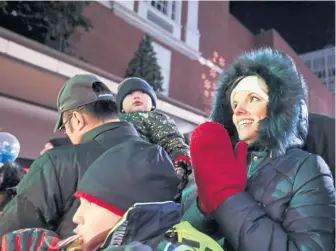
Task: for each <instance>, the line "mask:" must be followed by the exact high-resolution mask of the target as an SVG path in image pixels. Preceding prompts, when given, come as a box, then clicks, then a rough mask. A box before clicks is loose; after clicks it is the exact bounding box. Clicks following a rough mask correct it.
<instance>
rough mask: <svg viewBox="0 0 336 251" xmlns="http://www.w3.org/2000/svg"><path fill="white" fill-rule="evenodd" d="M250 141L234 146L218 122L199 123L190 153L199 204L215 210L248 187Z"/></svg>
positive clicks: (204, 207) (209, 209) (206, 208)
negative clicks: (247, 163) (234, 147)
mask: <svg viewBox="0 0 336 251" xmlns="http://www.w3.org/2000/svg"><path fill="white" fill-rule="evenodd" d="M246 153H247V144H246V143H245V142H239V143H238V144H237V146H236V151H234V150H233V149H232V143H231V140H230V137H229V135H228V133H227V131H226V130H225V128H224V127H223V126H222V125H221V124H219V123H215V122H205V123H203V124H201V125H199V126H198V127H197V128H196V129H195V130H194V131H193V133H192V135H191V141H190V154H191V161H192V167H193V169H194V175H195V182H196V185H197V189H198V197H199V201H200V203H199V206H200V208H201V210H202V211H203V212H204V213H211V212H213V211H214V210H215V209H216V208H217V207H218V206H219V204H220V203H222V202H223V201H224V200H226V199H227V198H228V197H230V196H232V195H234V194H237V193H240V192H242V191H244V190H245V187H246V181H247V174H246Z"/></svg>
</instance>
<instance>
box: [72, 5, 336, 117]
mask: <svg viewBox="0 0 336 251" xmlns="http://www.w3.org/2000/svg"><path fill="white" fill-rule="evenodd" d="M187 10H188V5H187V2H183V8H182V17H181V23H182V25H183V26H184V25H185V23H186V15H187ZM85 15H86V16H87V17H88V18H90V19H91V22H92V25H93V28H92V29H91V30H90V32H88V33H87V32H79V33H78V34H76V35H74V36H73V44H74V47H73V51H74V53H75V55H76V56H77V57H81V58H83V59H84V60H85V61H87V62H88V63H90V64H92V65H94V66H96V67H99V68H101V69H103V70H106V71H108V72H111V73H113V74H115V75H118V76H123V74H124V72H125V70H126V67H127V64H128V62H129V60H130V59H131V58H132V56H133V54H134V51H135V50H136V49H137V48H138V45H139V42H140V40H141V38H142V36H143V32H142V31H141V30H139V29H137V28H134V27H133V26H131V25H129V24H128V23H126V22H125V21H123V20H122V19H121V18H119V17H117V16H115V15H114V14H113V12H112V11H111V10H109V9H107V8H105V7H104V6H102V5H101V4H99V3H95V2H92V3H91V5H90V6H89V7H88V8H87V9H86V10H85ZM198 20H199V24H198V26H199V30H200V34H201V38H200V51H201V52H202V56H203V57H204V58H206V59H209V60H212V61H213V62H214V63H216V64H217V65H219V66H221V67H224V68H225V66H226V65H227V64H230V63H231V62H232V61H233V59H234V58H235V57H237V56H238V55H239V54H241V53H243V52H244V51H246V50H249V49H252V48H254V47H258V46H260V45H268V46H271V47H275V48H278V49H280V50H283V51H284V52H286V53H289V54H290V55H291V56H292V57H293V58H294V60H295V62H296V63H297V65H298V68H299V70H300V71H301V72H302V74H303V75H304V77H305V78H306V80H307V82H308V85H309V89H310V92H309V106H310V110H311V111H314V112H321V113H325V114H329V115H334V112H335V109H334V108H335V103H334V97H333V96H332V95H331V94H330V93H329V92H328V90H327V89H326V88H325V86H323V85H322V84H321V82H320V81H319V80H318V79H317V78H316V77H315V76H314V75H313V74H312V72H311V71H310V70H309V69H308V68H307V67H305V66H304V64H303V62H302V61H301V60H300V58H299V57H298V56H297V55H296V54H295V52H294V51H293V50H292V49H291V48H290V47H289V46H288V44H287V43H286V42H285V41H284V40H283V39H282V38H281V37H280V36H279V35H278V34H277V33H274V32H273V33H272V32H271V33H263V34H261V35H259V36H257V37H254V36H253V35H252V34H251V33H250V32H249V31H248V30H247V29H246V28H245V27H244V26H243V25H242V24H241V23H240V22H239V21H237V20H236V19H235V18H234V17H233V16H231V15H230V14H229V2H227V1H199V17H198ZM181 29H182V30H181V31H182V34H183V35H182V39H183V40H184V37H185V36H184V32H185V29H184V27H182V28H181ZM160 44H161V45H162V46H164V47H166V48H168V49H170V50H171V51H172V58H171V76H170V88H169V97H170V98H173V99H176V100H178V101H181V102H183V103H185V104H188V105H190V106H193V107H195V108H198V109H201V110H204V111H207V112H208V111H209V110H210V108H211V101H212V96H211V93H213V90H214V88H215V84H216V81H215V80H216V78H217V76H218V75H217V74H216V73H215V72H213V71H211V70H210V69H209V68H208V67H205V66H202V65H201V64H200V63H199V62H198V61H196V60H191V59H189V58H188V57H186V56H184V55H183V54H181V53H179V52H177V51H175V50H174V49H172V48H170V47H169V46H167V45H165V44H162V43H160Z"/></svg>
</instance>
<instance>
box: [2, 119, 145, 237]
mask: <svg viewBox="0 0 336 251" xmlns="http://www.w3.org/2000/svg"><path fill="white" fill-rule="evenodd" d="M128 139H134V140H142V139H141V138H140V137H139V135H138V133H137V132H136V130H135V128H134V127H133V125H131V124H130V123H127V122H113V123H107V124H104V125H101V126H99V127H97V128H95V129H92V130H91V131H89V132H88V133H86V134H85V135H84V138H83V142H82V144H80V145H70V146H63V147H57V148H55V149H51V150H49V151H47V152H46V153H44V154H43V155H42V156H40V157H39V158H38V159H36V160H35V161H34V163H33V164H32V166H31V168H30V170H29V172H28V173H27V174H26V175H25V177H24V178H23V180H22V181H21V182H20V184H19V186H18V188H17V195H16V196H15V197H14V199H13V200H11V201H10V202H9V204H7V206H6V207H5V209H4V211H3V213H2V214H1V216H0V236H3V235H4V234H6V233H8V232H11V231H14V230H18V229H22V228H36V227H38V228H44V229H48V230H51V231H54V232H57V233H58V234H59V236H60V237H61V238H64V237H68V236H70V235H72V234H73V233H72V231H73V229H74V228H75V226H76V225H75V224H74V223H73V222H72V217H73V215H74V214H75V212H76V210H77V208H78V206H79V201H78V200H76V198H75V197H74V193H75V192H76V191H77V186H78V184H79V181H80V180H81V178H82V176H83V174H84V172H85V171H86V170H87V168H88V167H89V166H90V165H91V164H92V163H93V162H94V161H95V160H96V159H97V158H98V157H99V156H100V155H101V154H103V153H104V152H105V151H106V150H108V149H110V148H111V147H113V146H115V145H117V144H119V143H122V142H124V141H127V140H128ZM98 171H99V170H98Z"/></svg>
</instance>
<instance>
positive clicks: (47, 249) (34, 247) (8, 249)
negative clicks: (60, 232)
mask: <svg viewBox="0 0 336 251" xmlns="http://www.w3.org/2000/svg"><path fill="white" fill-rule="evenodd" d="M58 242H59V239H58V236H57V234H56V233H54V232H52V231H49V230H45V229H42V228H25V229H21V230H17V231H13V232H10V233H8V234H5V235H4V236H2V240H1V251H58V250H59V249H58V248H57V244H58Z"/></svg>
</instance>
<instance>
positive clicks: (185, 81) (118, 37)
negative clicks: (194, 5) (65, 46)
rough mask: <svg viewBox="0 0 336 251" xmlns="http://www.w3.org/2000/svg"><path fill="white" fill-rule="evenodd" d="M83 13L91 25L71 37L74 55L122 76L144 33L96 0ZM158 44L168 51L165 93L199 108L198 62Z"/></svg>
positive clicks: (199, 66) (184, 20)
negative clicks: (168, 75) (168, 81)
mask: <svg viewBox="0 0 336 251" xmlns="http://www.w3.org/2000/svg"><path fill="white" fill-rule="evenodd" d="M183 9H184V11H183V15H186V13H187V12H186V10H187V4H186V2H183ZM85 15H86V16H87V17H88V18H90V19H91V22H92V25H93V28H92V29H91V30H90V32H88V33H87V32H81V33H80V34H76V35H75V36H74V37H73V42H74V53H75V55H76V56H77V57H82V58H83V59H84V60H86V61H87V62H88V63H90V64H92V65H94V66H96V67H99V68H101V69H103V70H106V71H108V72H111V73H113V74H115V75H118V76H123V74H124V72H125V70H126V68H127V65H128V62H129V60H130V59H131V58H132V57H133V55H134V52H135V51H136V49H137V48H138V46H139V42H140V40H141V38H142V36H143V34H144V33H143V32H142V31H141V30H139V29H137V28H134V27H133V26H131V25H130V24H128V23H126V22H125V21H123V20H122V19H121V18H119V17H117V16H115V15H114V14H113V13H112V12H111V10H109V9H107V8H105V7H104V6H102V5H100V4H98V3H91V4H90V6H89V7H88V8H87V9H86V11H85ZM185 22H186V18H185V17H184V16H182V23H185ZM183 32H184V29H183V28H182V33H183ZM156 42H158V41H156ZM158 43H160V42H158ZM160 44H161V45H162V46H164V47H166V48H168V49H170V50H171V51H172V58H171V76H170V87H169V97H171V98H173V99H176V100H178V101H181V102H183V103H185V104H188V105H190V106H193V107H195V108H198V109H200V110H202V109H203V105H202V102H201V99H202V93H201V90H200V74H199V72H200V71H201V68H202V66H201V65H200V64H199V63H198V61H195V60H191V59H189V58H188V57H186V56H184V55H183V54H181V53H179V52H177V51H175V50H173V49H172V48H170V47H169V46H167V45H165V44H162V43H160Z"/></svg>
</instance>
